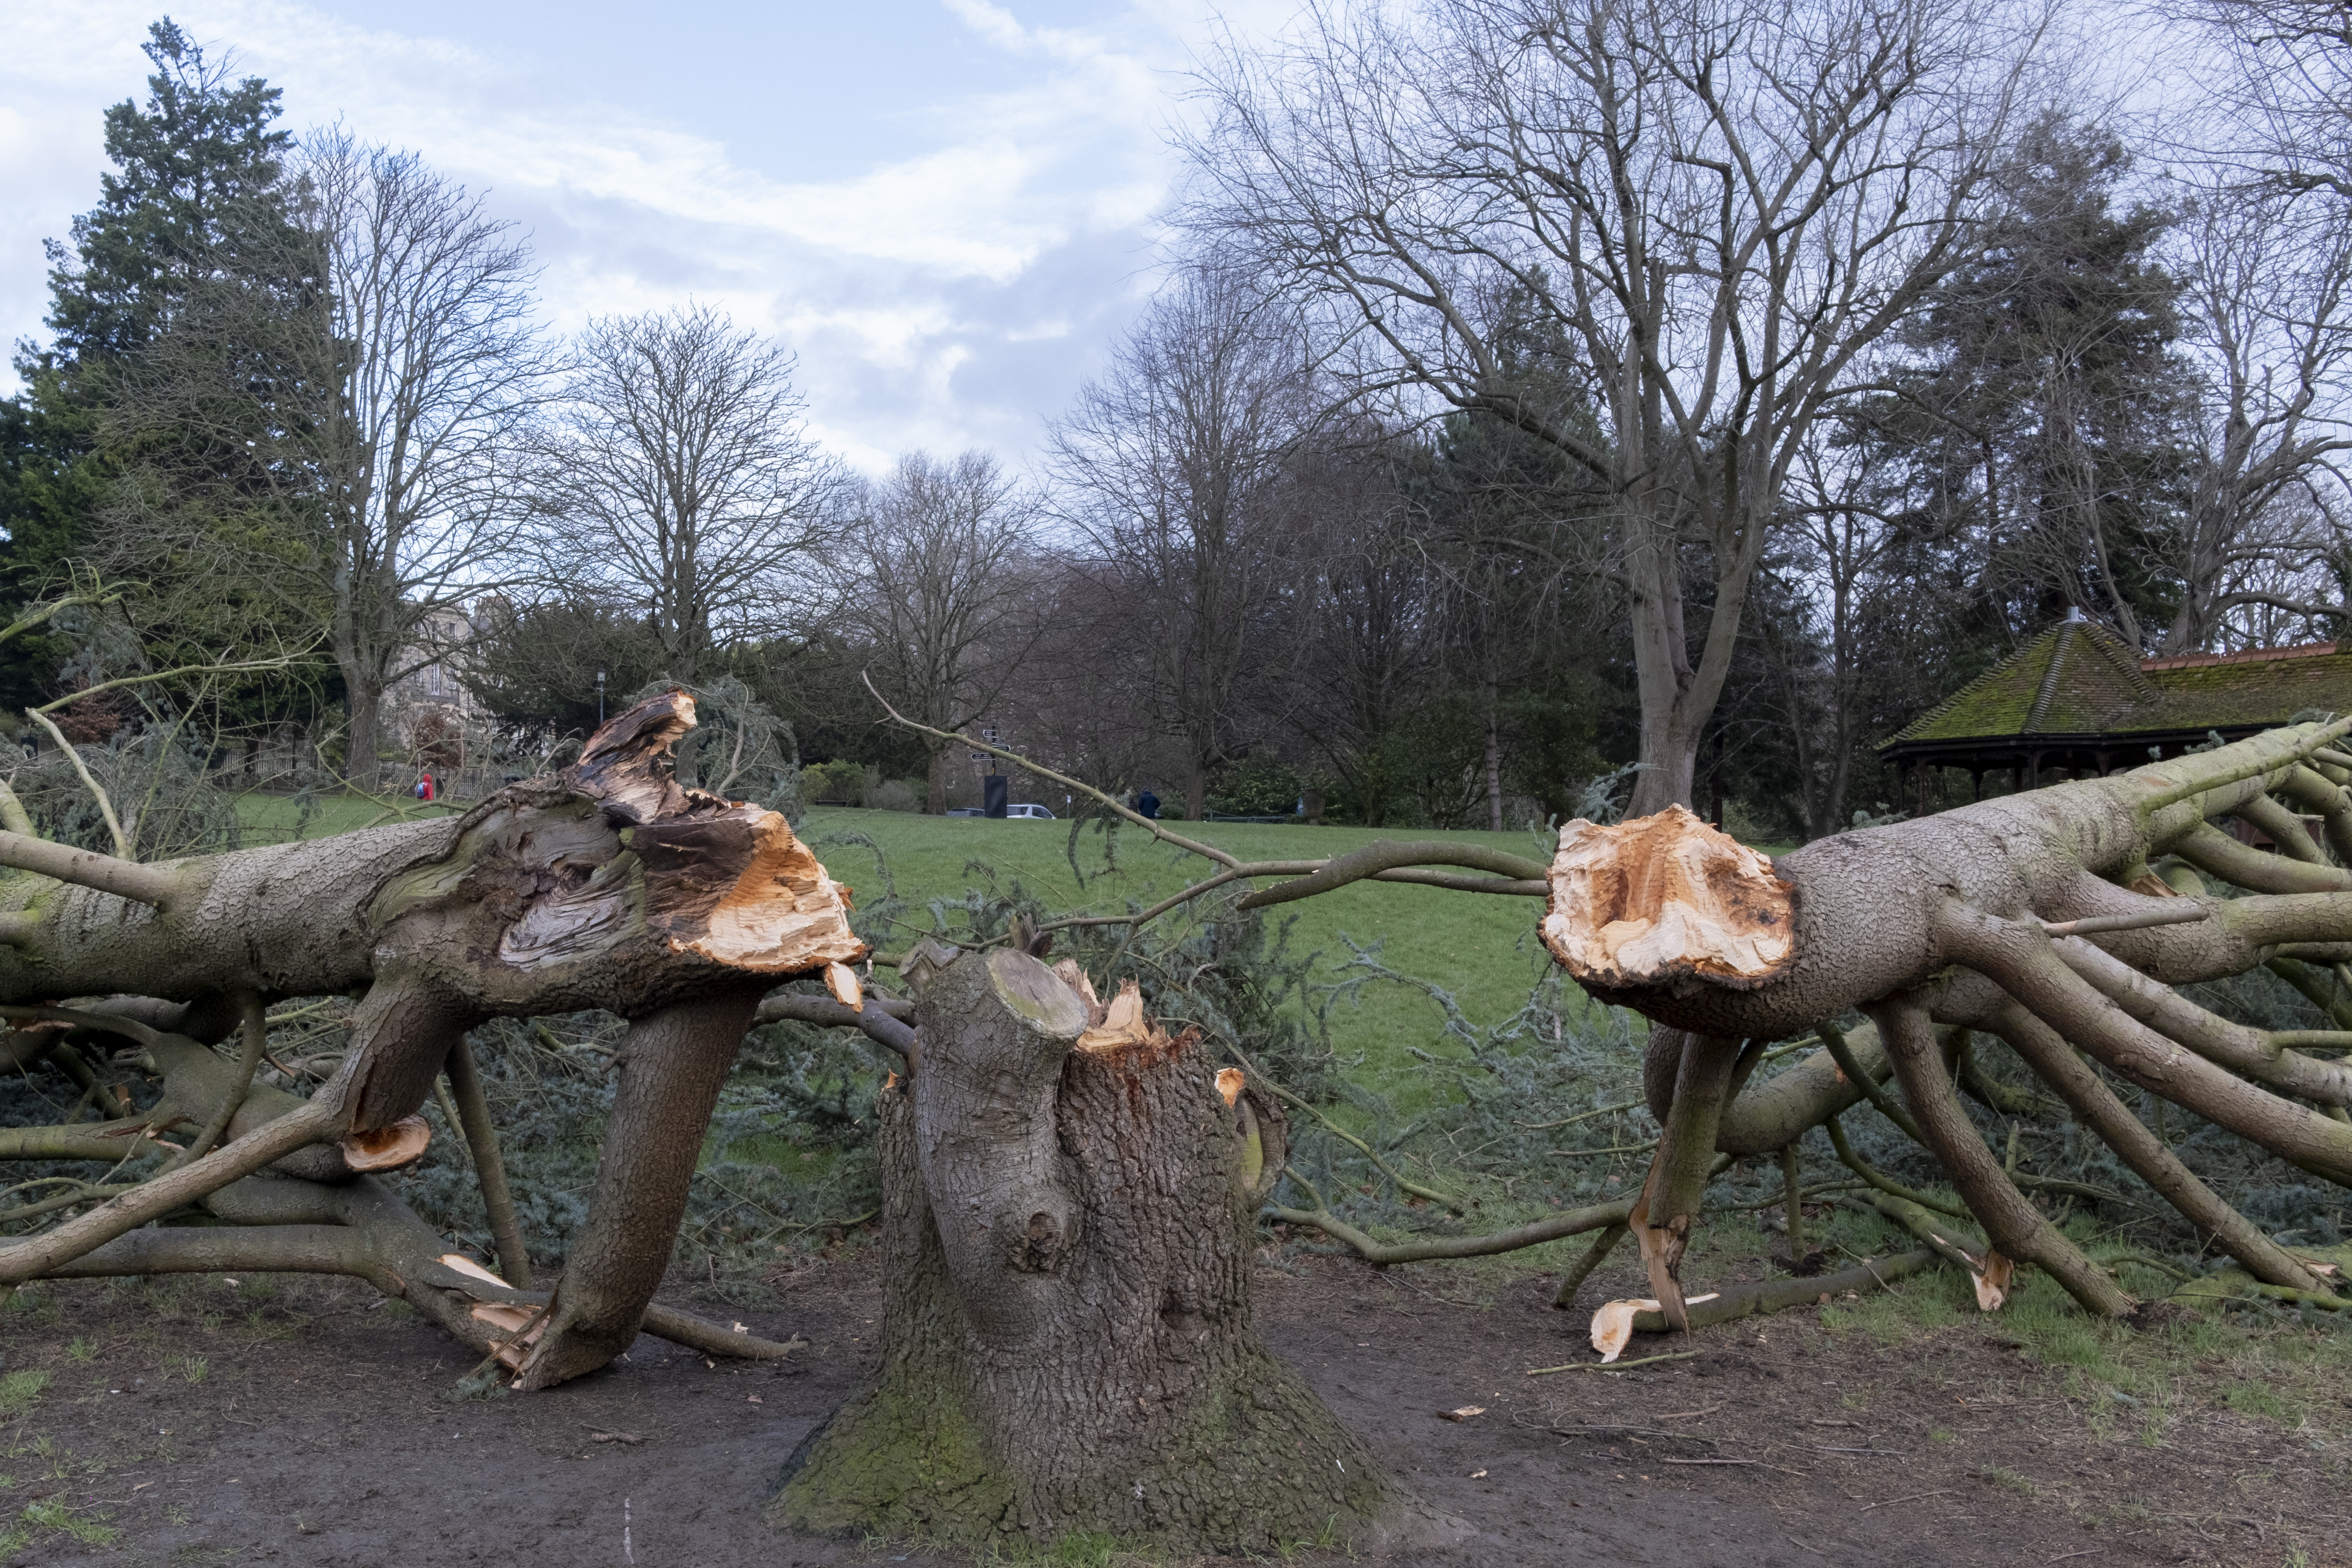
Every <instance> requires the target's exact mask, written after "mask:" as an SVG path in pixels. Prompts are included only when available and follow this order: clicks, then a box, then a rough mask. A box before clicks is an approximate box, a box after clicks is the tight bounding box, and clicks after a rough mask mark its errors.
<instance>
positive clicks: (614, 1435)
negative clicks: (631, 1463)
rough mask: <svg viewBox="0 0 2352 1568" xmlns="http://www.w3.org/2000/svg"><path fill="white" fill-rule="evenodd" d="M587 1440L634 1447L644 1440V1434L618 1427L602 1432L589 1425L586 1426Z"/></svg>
mask: <svg viewBox="0 0 2352 1568" xmlns="http://www.w3.org/2000/svg"><path fill="white" fill-rule="evenodd" d="M588 1440H589V1441H590V1442H591V1443H620V1444H624V1445H625V1446H627V1447H632V1448H634V1447H636V1446H637V1445H638V1444H639V1443H642V1442H644V1441H645V1440H646V1436H645V1434H644V1433H642V1432H624V1431H622V1430H620V1429H619V1428H618V1427H615V1428H614V1429H613V1430H612V1431H609V1432H604V1431H599V1430H598V1429H597V1428H595V1427H593V1426H591V1427H589V1428H588Z"/></svg>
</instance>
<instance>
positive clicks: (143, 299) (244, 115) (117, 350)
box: [0, 16, 290, 707]
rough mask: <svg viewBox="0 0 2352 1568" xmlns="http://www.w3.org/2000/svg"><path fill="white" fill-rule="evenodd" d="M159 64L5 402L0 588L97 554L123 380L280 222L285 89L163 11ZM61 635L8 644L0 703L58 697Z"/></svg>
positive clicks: (115, 469)
mask: <svg viewBox="0 0 2352 1568" xmlns="http://www.w3.org/2000/svg"><path fill="white" fill-rule="evenodd" d="M142 47H143V49H144V51H145V53H146V55H147V58H149V59H150V60H151V61H152V62H153V63H154V66H155V70H154V73H153V74H152V75H151V76H150V77H149V78H148V79H147V89H148V93H147V100H146V102H145V104H144V105H138V104H134V103H132V102H131V100H127V99H126V100H123V101H122V102H121V103H118V104H116V105H114V106H113V107H112V108H110V109H109V110H107V111H106V136H105V145H106V153H107V156H108V158H109V160H110V161H111V163H113V164H114V172H113V173H110V174H106V175H104V176H102V177H101V181H100V201H99V205H97V206H96V207H94V208H93V209H91V210H90V211H89V212H87V213H84V214H82V215H80V216H79V217H77V218H75V219H74V221H73V227H72V235H73V240H72V244H71V245H70V246H68V245H64V244H60V243H58V242H57V241H55V240H52V241H50V242H49V245H48V254H49V259H50V262H51V268H50V272H49V289H50V306H49V313H48V317H47V325H48V327H49V330H50V331H51V332H52V333H53V334H54V335H53V336H52V338H51V340H50V341H49V342H48V343H47V344H46V345H44V344H38V343H35V342H30V341H26V342H19V343H18V344H17V352H16V372H17V374H18V375H19V376H21V377H22V378H23V380H24V383H25V387H24V390H23V391H22V392H21V393H19V394H18V395H16V396H15V397H11V398H5V399H0V599H15V600H20V601H21V600H23V599H25V598H27V597H29V596H31V595H36V594H37V593H39V592H40V591H41V590H42V588H43V587H44V585H46V584H49V583H50V582H51V581H53V580H54V579H55V578H56V577H57V575H58V573H59V572H60V571H61V570H62V568H63V566H64V563H66V562H67V561H68V560H71V559H74V558H76V557H82V556H87V555H88V554H89V553H90V552H91V550H92V548H93V546H94V544H95V542H96V530H97V520H98V518H99V515H100V510H101V509H102V508H103V507H104V506H105V504H106V503H107V501H108V499H109V497H110V494H111V492H112V490H113V488H114V486H115V484H116V483H117V482H118V481H119V479H121V475H122V473H123V471H124V468H125V467H126V458H127V456H128V454H127V453H126V452H125V451H124V450H122V449H121V443H120V442H119V441H117V440H115V439H114V438H112V437H110V435H109V433H108V426H107V421H106V419H105V417H104V416H105V414H106V411H107V409H108V407H109V405H110V402H111V401H112V395H111V394H110V390H109V388H110V381H115V380H119V379H120V375H121V371H122V369H123V367H124V366H125V365H126V364H128V363H131V361H132V360H133V359H134V358H135V356H136V355H137V354H139V353H141V352H142V350H143V349H145V348H146V347H147V346H148V345H149V344H151V343H152V342H154V341H155V339H156V337H157V336H158V334H160V333H161V332H163V331H165V330H167V329H168V328H169V326H170V325H171V324H172V322H173V319H174V313H175V308H176V307H177V306H178V305H179V304H180V303H181V302H182V301H183V300H185V298H186V297H187V295H188V292H189V290H190V289H191V287H192V286H193V285H194V284H195V283H196V282H198V281H200V280H201V279H202V278H203V277H204V276H205V274H207V273H208V272H210V271H213V270H216V269H217V268H220V267H221V266H222V265H223V263H224V259H225V258H228V257H233V256H234V255H236V253H237V251H238V249H239V247H237V246H236V245H235V244H234V243H233V242H232V237H233V236H234V234H235V233H236V230H237V229H238V228H239V227H240V226H247V225H249V224H250V223H251V222H252V221H253V218H254V216H255V214H256V213H257V211H258V212H262V213H266V214H268V215H269V216H270V220H271V221H282V217H280V216H278V215H280V214H282V190H281V186H282V182H283V179H284V169H283V162H282V160H283V156H284V154H285V153H286V150H287V148H288V146H289V142H290V138H289V134H288V133H287V132H284V131H281V130H278V129H275V128H274V127H275V122H276V121H277V119H278V114H279V107H278V89H276V88H273V87H270V86H268V84H267V83H265V82H263V81H262V80H261V79H258V78H255V77H247V78H244V79H232V77H231V73H230V69H229V66H228V64H227V63H226V62H225V61H221V60H215V59H209V58H206V56H205V50H204V48H203V47H202V46H201V45H199V44H197V43H195V42H194V40H192V39H191V38H190V37H188V36H187V34H186V33H185V32H184V31H183V30H182V29H181V28H180V26H178V25H177V24H176V23H174V22H173V20H172V19H171V18H170V17H168V16H166V17H164V18H163V19H162V20H161V21H158V22H156V23H154V24H153V25H152V26H150V27H149V28H148V41H147V43H146V44H145V45H144V46H142ZM65 650H66V644H65V640H64V639H63V638H61V637H29V638H21V639H19V640H17V641H16V642H15V643H12V644H9V645H8V646H7V647H5V648H0V703H5V704H7V705H9V706H11V707H16V706H22V705H23V704H25V703H26V702H27V701H29V700H37V699H38V698H40V697H45V696H49V695H54V692H53V690H52V689H51V686H52V682H53V679H54V676H55V671H56V668H57V664H58V660H59V658H61V657H62V656H63V654H64V652H65Z"/></svg>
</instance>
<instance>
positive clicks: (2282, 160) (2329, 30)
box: [2154, 0, 2352, 203]
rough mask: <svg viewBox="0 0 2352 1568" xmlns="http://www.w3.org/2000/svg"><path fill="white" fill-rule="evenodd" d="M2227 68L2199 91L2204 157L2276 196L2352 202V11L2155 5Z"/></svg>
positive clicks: (2306, 4)
mask: <svg viewBox="0 0 2352 1568" xmlns="http://www.w3.org/2000/svg"><path fill="white" fill-rule="evenodd" d="M2154 9H2156V10H2157V11H2158V13H2160V14H2168V15H2170V16H2174V17H2176V18H2179V19H2181V20H2185V21H2188V22H2189V23H2190V24H2192V25H2193V26H2198V27H2199V28H2200V29H2201V30H2202V32H2203V34H2204V40H2203V41H2205V42H2207V43H2209V44H2218V45H2219V46H2220V47H2221V50H2222V52H2223V55H2224V57H2225V58H2226V60H2227V62H2228V66H2229V68H2228V69H2226V70H2223V71H2219V72H2212V73H2210V74H2208V75H2206V76H2205V77H2204V78H2203V79H2202V80H2201V82H2200V85H2201V86H2202V87H2203V89H2204V91H2203V93H2202V94H2200V99H2201V102H2200V110H2201V112H2200V115H2199V116H2198V118H2200V119H2202V120H2203V121H2205V123H2204V124H2203V125H2201V126H2199V127H2198V128H2197V130H2196V131H2194V132H2191V135H2192V137H2193V138H2194V139H2195V141H2196V142H2197V143H2198V146H2199V149H2200V152H2202V153H2205V154H2206V155H2208V156H2211V157H2215V158H2217V159H2218V160H2219V161H2221V163H2223V164H2224V165H2226V166H2229V167H2231V168H2233V169H2234V170H2235V171H2236V172H2237V173H2238V174H2240V175H2241V176H2242V177H2251V179H2252V180H2253V181H2254V182H2255V183H2258V184H2263V185H2266V186H2268V187H2269V188H2271V189H2272V190H2273V191H2285V192H2291V193H2315V194H2319V195H2325V196H2327V197H2329V198H2331V199H2332V200H2333V201H2335V202H2336V203H2352V7H2347V5H2345V4H2344V3H2343V0H2158V5H2156V6H2155V7H2154Z"/></svg>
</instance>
